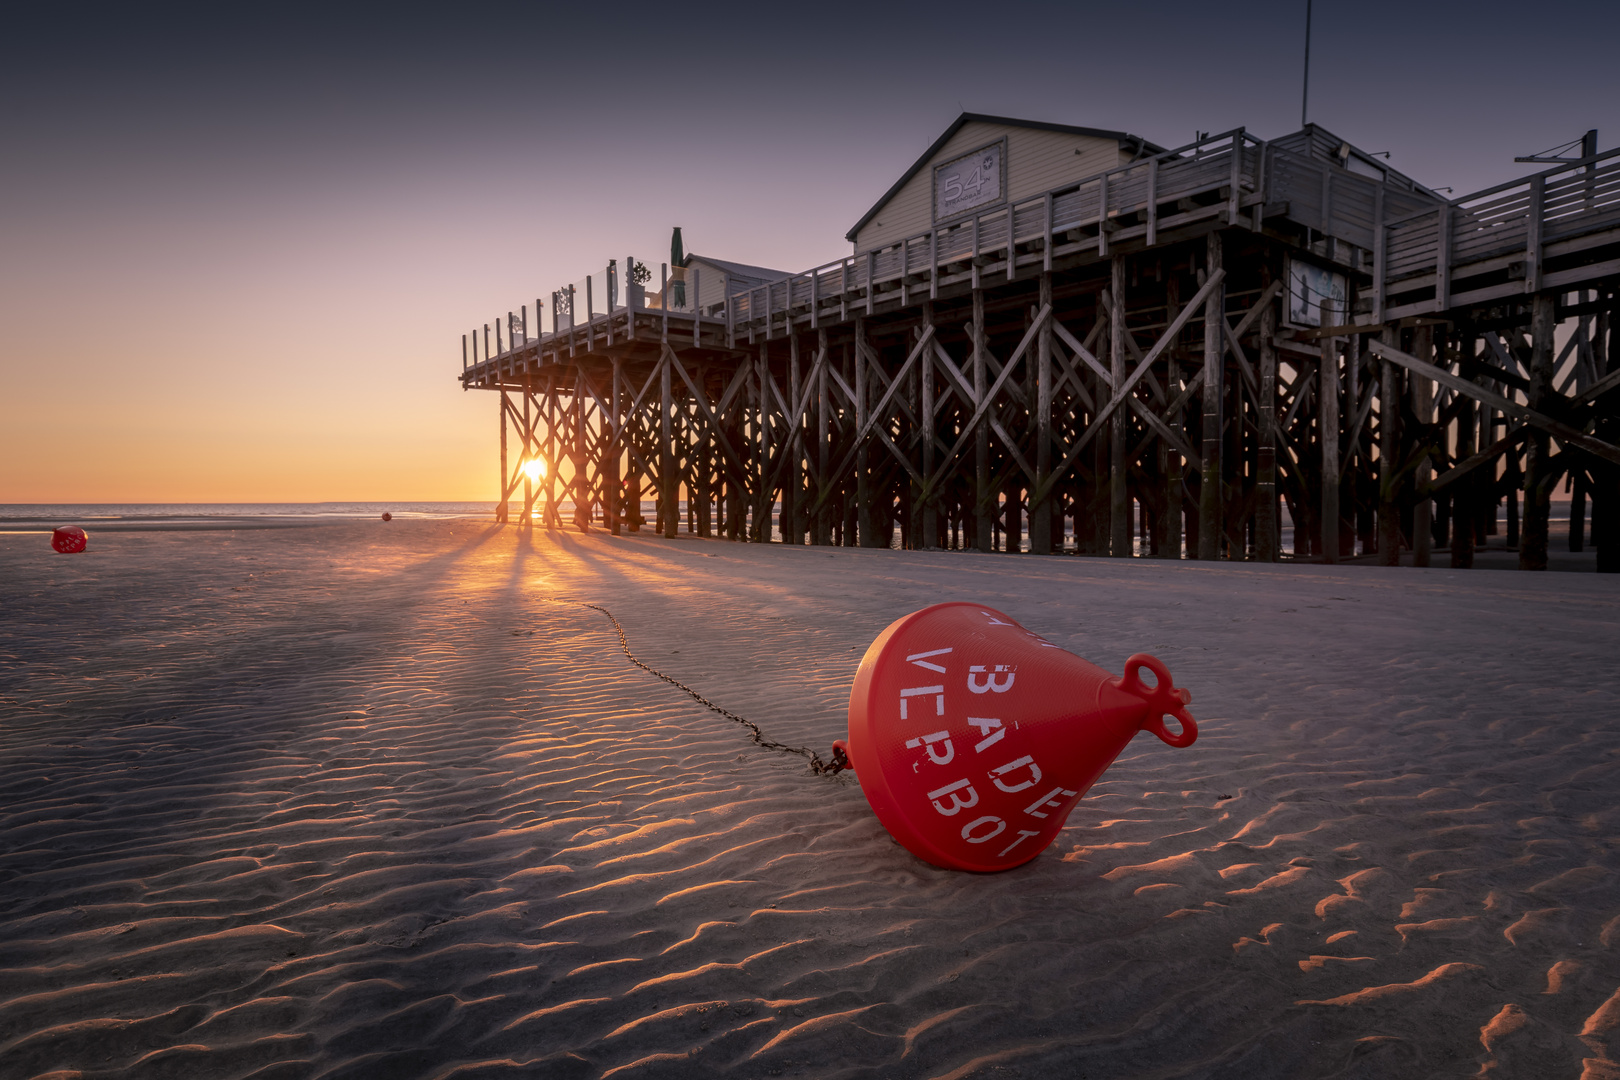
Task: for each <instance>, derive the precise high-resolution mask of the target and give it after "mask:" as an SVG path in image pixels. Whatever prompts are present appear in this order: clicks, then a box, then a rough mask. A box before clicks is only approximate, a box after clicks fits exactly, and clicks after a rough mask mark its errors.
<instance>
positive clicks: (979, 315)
mask: <svg viewBox="0 0 1620 1080" xmlns="http://www.w3.org/2000/svg"><path fill="white" fill-rule="evenodd" d="M975 229H976V226H975ZM976 271H977V268H976V267H975V278H977V272H976ZM975 285H977V281H976V280H975ZM988 348H989V342H988V341H987V340H986V333H985V328H984V290H983V289H980V288H977V287H975V288H974V290H973V376H972V378H973V393H974V404H975V405H977V404H978V403H979V402H980V401H983V400H984V395H985V392H986V391H987V390H988V389H989V388H990V387H989V380H988V369H987V366H986V357H985V353H986V351H987V350H988ZM995 497H996V496H995V492H993V491H992V490H991V489H990V419H989V417H988V416H985V417H982V418H980V420H979V422H978V424H977V425H976V427H975V430H974V432H973V526H974V528H973V534H974V545H973V546H974V547H975V548H977V549H978V550H979V551H990V550H992V549H993V546H994V545H993V543H992V537H991V535H990V530H991V520H990V515H991V505H992V503H993V501H994V499H995Z"/></svg>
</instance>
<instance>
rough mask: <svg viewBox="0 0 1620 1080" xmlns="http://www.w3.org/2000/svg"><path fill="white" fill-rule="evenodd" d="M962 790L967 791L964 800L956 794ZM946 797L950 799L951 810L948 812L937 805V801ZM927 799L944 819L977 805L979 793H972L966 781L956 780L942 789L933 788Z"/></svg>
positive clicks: (970, 786) (971, 788)
mask: <svg viewBox="0 0 1620 1080" xmlns="http://www.w3.org/2000/svg"><path fill="white" fill-rule="evenodd" d="M963 788H966V789H967V798H966V799H964V798H962V796H961V795H959V794H958V792H960V791H961V790H962V789H963ZM947 795H949V796H950V797H951V808H950V809H949V810H947V809H945V807H943V806H941V805H940V804H939V800H940V799H942V798H944V797H945V796H947ZM928 798H929V800H930V801H931V802H932V803H933V804H934V809H935V810H938V811H939V812H940V813H942V814H944V815H945V816H946V817H954V816H956V814H957V812H958V811H961V810H965V809H967V808H968V807H970V806H977V805H979V793H978V792H977V791H974V790H973V785H972V784H970V783H968V782H967V781H966V780H958V781H957V782H956V783H954V784H946V785H945V786H944V787H942V788H935V789H934V790H933V791H930V792H929V793H928Z"/></svg>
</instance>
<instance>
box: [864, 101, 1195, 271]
mask: <svg viewBox="0 0 1620 1080" xmlns="http://www.w3.org/2000/svg"><path fill="white" fill-rule="evenodd" d="M974 121H978V122H980V123H985V124H1001V125H1003V126H1005V127H1020V128H1034V129H1035V130H1037V131H1060V132H1062V133H1063V134H1065V135H1087V136H1090V137H1091V138H1093V139H1113V140H1114V141H1115V142H1122V143H1134V144H1135V145H1136V147H1137V149H1138V150H1139V151H1141V150H1146V151H1148V152H1149V153H1154V154H1158V153H1162V152H1163V150H1164V148H1163V147H1162V146H1155V145H1154V144H1153V143H1150V142H1148V141H1146V140H1145V139H1143V138H1142V137H1141V136H1139V135H1132V134H1130V133H1129V132H1126V131H1103V130H1102V129H1101V128H1088V127H1073V126H1071V125H1069V124H1048V123H1044V122H1042V121H1040V120H1017V119H1014V118H1013V117H1010V116H985V115H984V114H983V113H969V112H965V113H963V114H962V115H961V116H958V117H957V118H956V120H955V121H954V122H952V124H951V126H950V127H948V128H946V129H945V134H943V135H941V136H940V137H939V138H937V139H935V140H934V145H932V146H930V147H929V148H928V149H927V150H924V151H923V153H922V157H920V158H918V159H917V160H916V162H915V163H914V164H913V165H912V166H911V168H909V169H907V170H906V173H905V175H904V176H902V177H901V178H900V179H898V180H896V181H895V182H894V186H893V187H891V188H890V189H889V190H888V191H885V192H884V193H883V198H881V199H879V200H878V201H877V202H875V203H873V204H872V209H870V210H868V211H867V212H866V214H865V216H863V217H862V218H861V220H859V221H857V222H856V223H855V225H854V227H853V228H851V229H850V230H849V232H847V233H845V234H844V239H845V240H848V241H849V242H850V243H854V242H855V236H856V234H857V233H859V232H860V231H861V230H862V229H864V228H866V223H867V222H869V221H871V220H872V219H873V218H874V217H876V216H877V212H878V211H879V210H881V209H883V204H884V203H886V202H888V201H889V200H890V199H892V198H894V197H895V195H897V194H899V192H900V189H901V188H903V187H905V186H906V184H907V183H908V182H910V180H911V178H912V177H913V176H916V175H917V174H918V173H919V172H921V171H922V167H923V166H924V165H927V164H928V162H929V160H930V159H931V158H932V157H933V156H934V155H935V154H937V153H939V152H940V150H941V149H943V148H944V146H945V144H946V143H948V142H950V141H951V136H953V135H955V134H956V133H957V132H958V131H961V130H962V126H963V125H964V124H970V123H973V122H974Z"/></svg>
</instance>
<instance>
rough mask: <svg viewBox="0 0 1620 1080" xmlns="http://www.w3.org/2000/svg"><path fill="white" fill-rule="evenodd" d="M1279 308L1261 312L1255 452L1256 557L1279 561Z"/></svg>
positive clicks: (1269, 308) (1265, 560)
mask: <svg viewBox="0 0 1620 1080" xmlns="http://www.w3.org/2000/svg"><path fill="white" fill-rule="evenodd" d="M1276 334H1277V308H1276V305H1275V304H1267V305H1266V309H1265V310H1264V311H1263V312H1261V313H1260V408H1259V410H1258V414H1259V421H1260V432H1259V440H1258V441H1259V445H1258V446H1257V448H1256V451H1255V459H1256V460H1255V511H1254V513H1255V519H1254V548H1255V558H1257V559H1258V560H1260V561H1261V562H1276V561H1277V560H1278V558H1279V557H1280V555H1281V552H1280V550H1279V549H1280V547H1281V539H1282V537H1281V534H1280V532H1279V531H1278V518H1277V346H1276Z"/></svg>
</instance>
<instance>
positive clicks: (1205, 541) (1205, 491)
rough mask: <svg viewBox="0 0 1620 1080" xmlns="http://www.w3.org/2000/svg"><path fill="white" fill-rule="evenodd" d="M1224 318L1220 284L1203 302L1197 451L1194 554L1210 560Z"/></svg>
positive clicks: (1215, 246) (1208, 263)
mask: <svg viewBox="0 0 1620 1080" xmlns="http://www.w3.org/2000/svg"><path fill="white" fill-rule="evenodd" d="M1205 250H1206V255H1205V260H1204V266H1205V273H1206V275H1208V276H1209V277H1213V276H1214V274H1215V271H1217V270H1219V269H1221V234H1220V233H1218V232H1212V233H1210V234H1209V239H1208V241H1207V244H1206V249H1205ZM1225 321H1226V289H1225V286H1224V283H1223V284H1222V285H1219V286H1217V287H1216V288H1214V289H1212V290H1211V291H1210V294H1209V297H1208V298H1207V299H1206V300H1205V301H1204V430H1203V443H1202V446H1201V448H1200V449H1201V451H1202V454H1203V459H1204V460H1203V468H1202V470H1201V472H1202V475H1201V476H1200V479H1199V486H1198V557H1199V558H1200V559H1214V558H1216V557H1217V556H1218V554H1219V553H1220V549H1221V539H1222V537H1221V531H1222V524H1223V521H1222V518H1223V516H1224V514H1223V503H1222V498H1221V480H1222V475H1223V472H1224V470H1223V467H1222V455H1221V448H1222V442H1223V440H1222V438H1221V434H1222V432H1221V426H1222V423H1221V399H1222V396H1223V386H1222V384H1223V382H1224V380H1223V378H1222V374H1223V372H1224V370H1225V368H1226V359H1225V356H1226V349H1225V343H1224V342H1223V341H1222V337H1223V335H1222V332H1221V327H1222V324H1224V323H1225Z"/></svg>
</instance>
